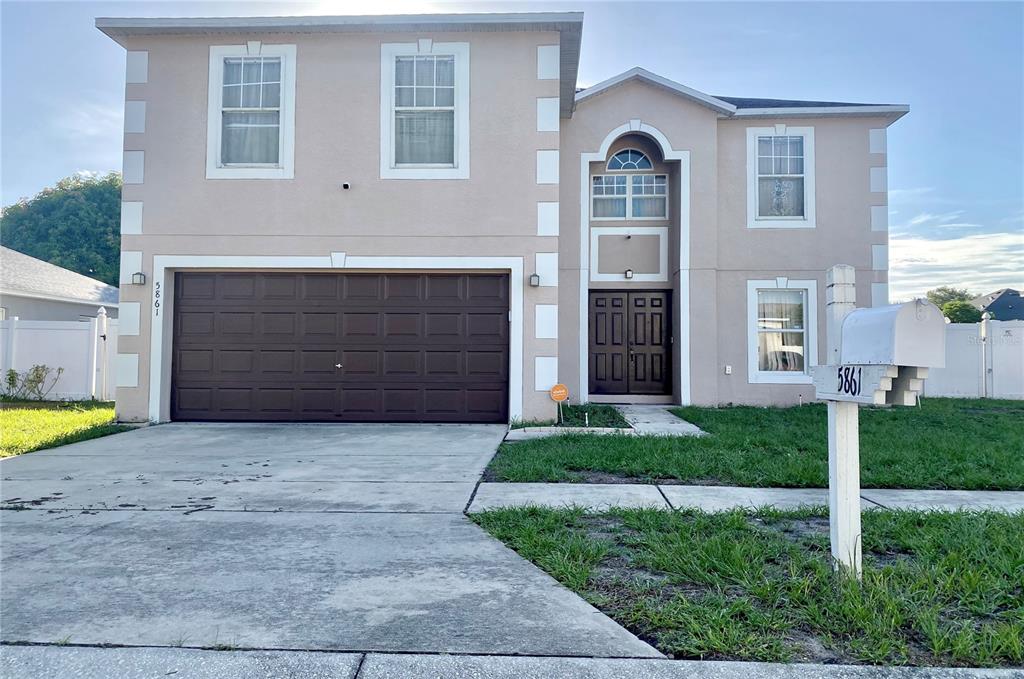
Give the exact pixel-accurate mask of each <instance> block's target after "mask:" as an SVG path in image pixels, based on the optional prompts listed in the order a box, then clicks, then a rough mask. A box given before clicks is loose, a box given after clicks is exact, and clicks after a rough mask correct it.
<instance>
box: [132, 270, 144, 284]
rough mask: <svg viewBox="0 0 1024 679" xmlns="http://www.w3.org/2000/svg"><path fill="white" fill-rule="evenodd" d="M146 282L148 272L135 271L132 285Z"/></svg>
mask: <svg viewBox="0 0 1024 679" xmlns="http://www.w3.org/2000/svg"><path fill="white" fill-rule="evenodd" d="M145 284H146V274H144V273H142V272H141V271H136V272H135V273H133V274H132V285H145Z"/></svg>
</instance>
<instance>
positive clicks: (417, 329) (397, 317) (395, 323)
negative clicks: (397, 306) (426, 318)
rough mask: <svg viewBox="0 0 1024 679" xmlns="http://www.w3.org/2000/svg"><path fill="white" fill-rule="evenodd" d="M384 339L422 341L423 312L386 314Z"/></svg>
mask: <svg viewBox="0 0 1024 679" xmlns="http://www.w3.org/2000/svg"><path fill="white" fill-rule="evenodd" d="M383 316H384V337H385V339H388V340H391V339H396V338H403V337H404V338H411V339H420V338H422V337H423V329H422V320H423V314H422V313H421V312H415V311H406V312H392V313H384V314H383Z"/></svg>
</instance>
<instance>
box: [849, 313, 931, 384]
mask: <svg viewBox="0 0 1024 679" xmlns="http://www.w3.org/2000/svg"><path fill="white" fill-rule="evenodd" d="M840 362H841V363H844V364H855V365H898V366H912V367H917V368H944V367H945V366H946V320H945V319H944V318H943V316H942V312H941V311H939V308H938V307H937V306H935V305H934V304H932V303H931V302H927V301H925V300H923V299H918V300H914V301H913V302H907V303H906V304H891V305H889V306H882V307H875V308H873V309H854V310H853V311H851V312H850V313H849V314H848V315H847V316H846V318H845V319H843V333H842V347H841V349H840Z"/></svg>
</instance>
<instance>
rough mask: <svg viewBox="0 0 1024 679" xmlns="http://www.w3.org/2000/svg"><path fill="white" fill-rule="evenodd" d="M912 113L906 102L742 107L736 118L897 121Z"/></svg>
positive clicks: (735, 115) (738, 110) (734, 115)
mask: <svg viewBox="0 0 1024 679" xmlns="http://www.w3.org/2000/svg"><path fill="white" fill-rule="evenodd" d="M908 113H910V107H909V106H906V105H904V104H879V105H873V104H865V105H864V106H807V107H804V106H796V107H784V108H741V109H737V111H736V113H735V114H733V116H732V117H734V118H822V117H832V116H840V117H850V116H893V122H896V121H897V120H899V119H900V118H902V117H903V116H905V115H907V114H908Z"/></svg>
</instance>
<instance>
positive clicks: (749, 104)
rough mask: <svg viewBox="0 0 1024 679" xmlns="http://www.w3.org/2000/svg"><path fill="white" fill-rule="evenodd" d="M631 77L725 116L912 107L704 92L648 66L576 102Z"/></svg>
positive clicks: (581, 94)
mask: <svg viewBox="0 0 1024 679" xmlns="http://www.w3.org/2000/svg"><path fill="white" fill-rule="evenodd" d="M631 80H640V81H643V82H647V83H650V84H652V85H655V86H657V87H661V88H662V89H665V90H667V91H669V92H672V93H673V94H677V95H679V96H681V97H684V98H686V99H689V100H690V101H694V102H696V103H698V104H701V105H703V106H707V107H708V108H710V109H712V110H713V111H716V112H717V113H718V114H719V116H721V117H723V118H734V117H736V118H740V117H772V116H787V117H801V116H803V117H810V116H814V117H818V116H837V115H845V116H850V115H879V114H885V115H895V116H896V118H900V117H902V116H903V115H905V114H906V113H908V112H909V111H910V107H909V106H906V105H903V104H857V103H852V102H845V101H801V100H796V99H752V98H749V97H723V96H718V95H711V94H705V93H704V92H699V91H697V90H695V89H693V88H691V87H687V86H686V85H682V84H680V83H677V82H675V81H674V80H669V79H668V78H665V77H662V76H660V75H658V74H656V73H651V72H650V71H648V70H647V69H644V68H640V67H639V66H638V67H636V68H631V69H629V70H628V71H626V72H625V73H620V74H619V75H617V76H615V77H613V78H608V79H607V80H604V81H602V82H599V83H598V84H596V85H593V86H592V87H587V88H583V89H580V90H577V92H576V103H577V104H579V103H580V102H583V101H586V100H587V99H590V98H591V97H594V96H597V95H599V94H601V93H602V92H606V91H607V90H609V89H611V88H613V87H616V86H617V85H621V84H623V83H625V82H629V81H631Z"/></svg>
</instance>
